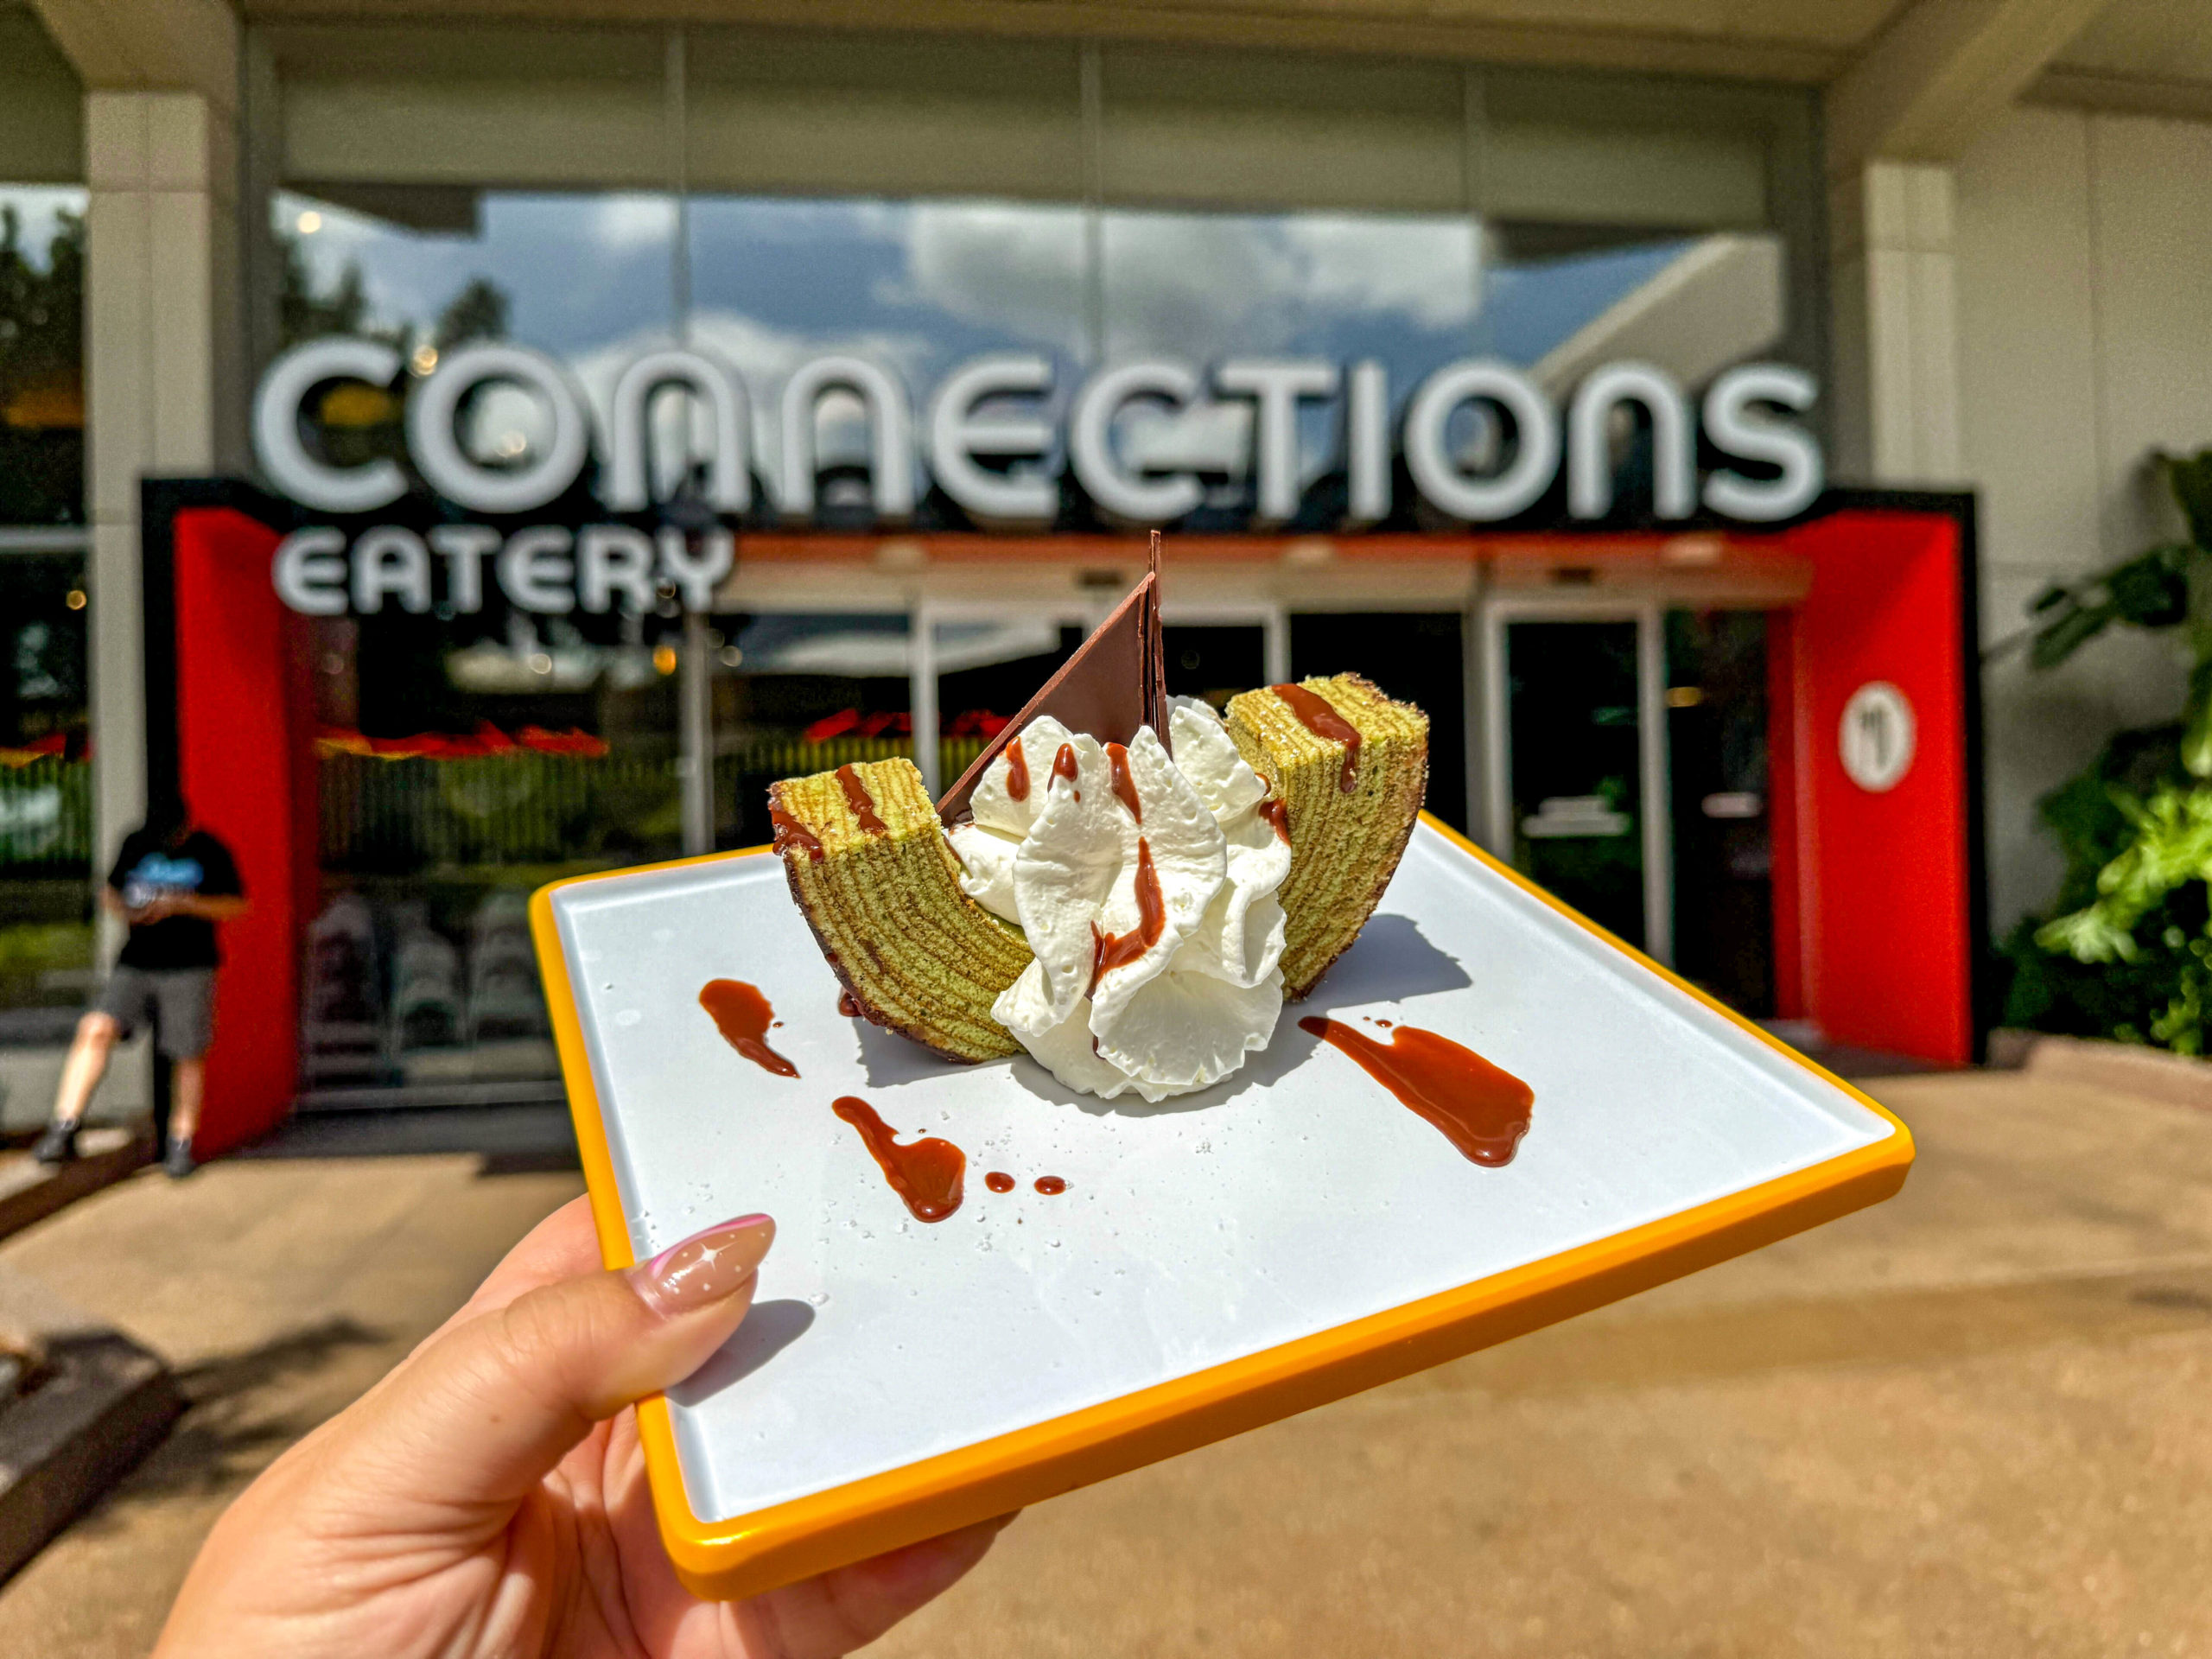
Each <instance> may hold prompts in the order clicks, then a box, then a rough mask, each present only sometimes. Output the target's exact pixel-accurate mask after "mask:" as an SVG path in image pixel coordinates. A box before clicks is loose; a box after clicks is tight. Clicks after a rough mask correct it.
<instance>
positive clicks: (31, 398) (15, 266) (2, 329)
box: [0, 206, 85, 524]
mask: <svg viewBox="0 0 2212 1659" xmlns="http://www.w3.org/2000/svg"><path fill="white" fill-rule="evenodd" d="M84 328H85V219H84V215H83V214H81V213H70V212H68V211H67V209H64V210H63V211H62V212H61V213H59V214H57V215H56V217H55V223H54V234H53V236H52V237H50V238H48V242H47V246H46V263H45V264H44V265H42V266H41V265H39V264H35V263H33V261H32V260H31V258H30V257H29V255H28V254H27V253H26V252H25V251H24V250H23V246H22V220H21V219H20V218H19V217H18V215H17V213H16V209H15V208H14V207H12V206H6V207H0V523H10V522H12V523H16V524H26V523H47V524H51V523H54V522H56V521H58V520H67V519H72V518H78V517H79V516H80V515H81V513H82V511H83V500H84V453H85V432H84V424H85V416H84V408H85V376H84V351H85V346H84Z"/></svg>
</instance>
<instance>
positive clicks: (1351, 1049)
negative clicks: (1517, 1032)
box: [1298, 1015, 1536, 1168]
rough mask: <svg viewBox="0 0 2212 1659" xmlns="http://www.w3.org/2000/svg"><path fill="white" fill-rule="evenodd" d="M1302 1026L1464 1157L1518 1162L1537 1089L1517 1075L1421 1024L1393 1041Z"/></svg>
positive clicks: (1340, 1027) (1333, 1025) (1308, 1023)
mask: <svg viewBox="0 0 2212 1659" xmlns="http://www.w3.org/2000/svg"><path fill="white" fill-rule="evenodd" d="M1298 1028H1299V1029H1300V1031H1310V1032H1312V1033H1313V1034H1314V1035H1315V1036H1316V1037H1319V1039H1321V1040H1322V1041H1323V1042H1325V1043H1331V1044H1333V1045H1334V1046H1337V1047H1338V1048H1340V1049H1342V1050H1343V1051H1344V1052H1345V1053H1347V1054H1349V1055H1351V1058H1353V1059H1354V1060H1356V1061H1357V1062H1358V1065H1359V1067H1360V1069H1361V1070H1362V1071H1365V1072H1366V1073H1367V1075H1368V1076H1369V1077H1373V1078H1374V1079H1375V1081H1376V1082H1377V1083H1379V1084H1382V1085H1383V1087H1384V1088H1385V1089H1388V1090H1389V1091H1390V1092H1391V1093H1392V1094H1394V1095H1395V1096H1397V1097H1398V1100H1399V1102H1400V1103H1401V1104H1402V1105H1404V1106H1407V1107H1408V1108H1410V1109H1412V1110H1414V1112H1416V1113H1418V1114H1420V1116H1422V1117H1424V1118H1427V1120H1428V1122H1431V1123H1433V1124H1434V1125H1435V1126H1436V1128H1438V1129H1440V1130H1441V1131H1442V1132H1443V1135H1444V1138H1445V1139H1446V1140H1447V1141H1450V1142H1451V1143H1452V1146H1453V1147H1456V1148H1458V1150H1459V1154H1460V1156H1462V1157H1464V1158H1466V1159H1468V1160H1471V1161H1472V1162H1475V1163H1478V1164H1487V1165H1490V1166H1491V1167H1493V1168H1495V1167H1496V1166H1498V1165H1500V1164H1510V1163H1511V1162H1512V1161H1513V1154H1514V1153H1515V1152H1516V1151H1517V1150H1519V1148H1520V1146H1521V1137H1522V1135H1526V1134H1527V1133H1528V1132H1529V1114H1530V1113H1531V1112H1532V1111H1533V1110H1534V1109H1535V1101H1536V1092H1535V1090H1533V1089H1531V1088H1529V1085H1528V1084H1525V1083H1523V1082H1522V1081H1521V1079H1520V1078H1518V1077H1515V1076H1514V1075H1513V1074H1512V1073H1511V1072H1510V1071H1505V1070H1503V1068H1501V1067H1499V1066H1495V1065H1491V1063H1490V1062H1489V1061H1488V1060H1486V1059H1484V1058H1483V1057H1482V1056H1481V1055H1479V1054H1478V1053H1476V1052H1475V1051H1474V1050H1473V1049H1471V1048H1468V1047H1465V1046H1463V1045H1461V1044H1459V1043H1455V1042H1453V1041H1452V1039H1450V1038H1449V1037H1442V1036H1439V1035H1438V1034H1437V1033H1435V1032H1433V1031H1423V1030H1421V1027H1418V1026H1400V1027H1397V1029H1396V1030H1395V1031H1393V1032H1392V1033H1390V1040H1389V1042H1387V1043H1378V1042H1376V1040H1375V1039H1373V1038H1372V1037H1370V1036H1369V1035H1368V1034H1367V1033H1365V1032H1363V1031H1354V1030H1353V1029H1352V1028H1351V1027H1350V1026H1347V1025H1345V1024H1344V1023H1343V1022H1342V1021H1341V1020H1329V1019H1324V1018H1321V1017H1320V1016H1319V1015H1313V1016H1309V1017H1308V1018H1306V1019H1304V1020H1300V1021H1299V1022H1298Z"/></svg>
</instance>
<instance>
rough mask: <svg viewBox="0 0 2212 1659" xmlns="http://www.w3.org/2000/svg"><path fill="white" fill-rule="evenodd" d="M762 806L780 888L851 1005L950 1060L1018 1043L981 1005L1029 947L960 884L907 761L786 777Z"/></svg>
mask: <svg viewBox="0 0 2212 1659" xmlns="http://www.w3.org/2000/svg"><path fill="white" fill-rule="evenodd" d="M768 804H769V810H770V813H771V815H772V818H773V821H774V823H775V826H776V850H777V851H778V852H779V853H781V854H782V855H783V858H784V873H785V876H786V877H788V878H789V880H790V881H791V896H792V897H793V898H794V899H798V907H799V909H800V910H801V911H802V912H804V914H805V917H806V919H807V925H809V926H810V927H811V928H812V929H813V930H814V937H815V938H816V939H817V941H819V942H820V944H821V946H822V954H823V956H825V957H828V958H829V966H830V967H831V968H832V969H835V970H836V975H837V977H838V978H839V979H840V980H842V981H843V982H844V985H845V988H846V990H847V991H848V992H849V993H850V995H851V996H852V998H853V1001H855V1003H857V1004H858V1005H859V1007H860V1011H861V1013H862V1014H865V1015H867V1016H868V1018H869V1019H870V1020H874V1022H875V1023H876V1024H877V1025H880V1026H887V1027H890V1028H891V1029H892V1030H893V1031H898V1032H903V1033H906V1035H907V1036H909V1037H912V1039H914V1040H915V1041H916V1042H918V1043H924V1044H926V1045H927V1046H930V1047H931V1048H933V1049H936V1050H938V1052H941V1053H944V1054H949V1055H951V1056H953V1057H954V1058H957V1059H963V1060H992V1059H997V1058H1001V1057H1002V1056H1004V1055H1008V1054H1016V1053H1019V1052H1020V1050H1021V1045H1020V1044H1019V1043H1017V1042H1015V1041H1014V1038H1013V1037H1012V1036H1011V1035H1010V1034H1009V1033H1007V1029H1006V1027H1004V1026H1001V1024H999V1022H998V1021H997V1020H994V1019H993V1018H992V1017H991V1004H992V1003H993V1002H994V1001H995V1000H996V999H997V997H998V995H999V994H1000V993H1001V991H1003V990H1005V989H1006V988H1007V986H1009V985H1011V984H1013V983H1014V981H1015V980H1016V979H1017V978H1019V977H1020V974H1021V970H1022V969H1024V968H1027V966H1028V965H1029V947H1028V946H1027V944H1024V943H1023V942H1022V938H1021V930H1020V928H1017V927H1010V926H1008V925H1007V924H1006V923H1004V922H1002V921H1001V920H999V918H997V917H995V916H993V915H992V914H991V913H990V912H988V911H986V910H985V909H983V907H982V906H980V905H978V904H977V903H976V901H975V900H974V899H970V898H969V896H968V895H967V894H966V893H963V892H962V891H961V890H960V861H959V860H958V859H957V858H956V857H955V856H954V855H953V851H952V848H951V846H950V843H949V842H946V840H945V838H944V827H943V825H941V824H940V823H938V816H937V804H936V803H935V802H933V801H931V799H930V797H929V791H927V790H926V789H925V788H924V787H923V786H922V774H921V773H920V772H917V771H916V770H915V769H914V763H913V762H912V761H911V760H872V761H867V762H864V763H862V764H861V765H858V766H840V767H838V768H837V769H836V771H835V772H816V773H815V774H814V775H813V776H812V777H810V778H787V779H785V780H784V781H783V782H781V783H779V784H777V785H773V786H772V788H771V789H770V791H769V792H768Z"/></svg>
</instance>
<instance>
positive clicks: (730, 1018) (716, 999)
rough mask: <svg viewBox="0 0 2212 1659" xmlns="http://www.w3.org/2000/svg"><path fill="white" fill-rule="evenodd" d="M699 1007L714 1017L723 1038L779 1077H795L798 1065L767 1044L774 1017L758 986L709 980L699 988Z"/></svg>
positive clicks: (738, 980) (773, 1012)
mask: <svg viewBox="0 0 2212 1659" xmlns="http://www.w3.org/2000/svg"><path fill="white" fill-rule="evenodd" d="M699 1006H700V1007H702V1008H704V1009H705V1010H706V1011H707V1012H708V1013H709V1014H711V1015H712V1016H713V1017H714V1021H715V1029H716V1030H717V1031H719V1032H721V1034H722V1040H723V1041H724V1042H726V1043H728V1045H729V1046H731V1047H732V1048H734V1049H735V1050H736V1051H737V1052H739V1053H741V1054H742V1055H744V1056H745V1058H747V1059H748V1060H750V1061H752V1062H753V1065H757V1066H759V1067H760V1069H761V1070H762V1071H772V1072H774V1073H775V1074H776V1075H777V1076H778V1077H797V1076H798V1067H797V1066H795V1065H792V1064H791V1062H790V1061H789V1060H787V1059H785V1058H784V1057H783V1056H782V1055H780V1054H779V1053H777V1052H776V1051H775V1050H774V1049H772V1048H771V1047H769V1046H768V1022H769V1021H770V1020H773V1019H774V1018H775V1017H776V1011H775V1009H773V1008H772V1007H769V1006H768V999H767V998H766V997H765V996H763V995H761V994H760V987H759V986H758V985H748V984H747V983H746V982H745V981H743V980H741V979H710V980H709V981H708V982H706V984H705V985H703V986H702V987H701V988H700V991H699Z"/></svg>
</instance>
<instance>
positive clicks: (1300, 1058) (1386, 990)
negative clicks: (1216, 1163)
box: [879, 914, 1474, 1117]
mask: <svg viewBox="0 0 2212 1659" xmlns="http://www.w3.org/2000/svg"><path fill="white" fill-rule="evenodd" d="M1473 983H1474V981H1473V980H1471V979H1470V978H1469V977H1468V976H1467V970H1466V969H1464V968H1462V967H1461V966H1460V965H1459V958H1458V957H1454V956H1452V955H1451V954H1450V953H1449V952H1448V951H1445V950H1439V949H1438V948H1437V947H1436V946H1435V945H1433V944H1430V943H1429V941H1428V937H1427V935H1426V934H1424V933H1423V932H1422V931H1421V924H1420V923H1418V922H1416V921H1414V918H1412V917H1410V916H1401V915H1395V914H1386V915H1378V916H1372V917H1370V918H1368V923H1367V925H1366V926H1365V927H1363V928H1362V929H1361V930H1360V933H1359V938H1358V940H1357V943H1355V944H1353V946H1352V947H1351V950H1347V951H1345V952H1344V955H1343V956H1342V957H1338V959H1337V961H1336V963H1334V965H1332V967H1331V968H1330V969H1329V971H1328V972H1327V973H1326V974H1325V975H1324V976H1322V979H1321V982H1320V983H1319V985H1317V986H1315V987H1314V988H1313V994H1312V995H1309V996H1308V997H1307V998H1306V1000H1305V1001H1303V1002H1286V1003H1284V1004H1283V1010H1282V1014H1281V1018H1280V1019H1279V1020H1277V1022H1276V1025H1275V1031H1274V1037H1273V1038H1272V1039H1269V1041H1268V1046H1267V1047H1265V1048H1264V1049H1262V1050H1261V1051H1260V1052H1258V1053H1256V1054H1255V1055H1253V1056H1252V1057H1251V1058H1249V1059H1248V1060H1247V1061H1245V1063H1244V1066H1243V1070H1242V1071H1236V1072H1235V1073H1233V1074H1232V1075H1230V1076H1229V1077H1224V1078H1223V1079H1222V1081H1221V1082H1219V1083H1217V1084H1215V1085H1214V1086H1213V1087H1212V1088H1211V1089H1201V1090H1199V1091H1198V1093H1196V1094H1194V1095H1177V1096H1172V1097H1170V1098H1169V1099H1166V1100H1163V1101H1160V1102H1158V1103H1154V1102H1150V1101H1147V1100H1146V1099H1145V1098H1144V1097H1143V1096H1141V1095H1135V1094H1131V1095H1123V1096H1120V1097H1118V1098H1116V1099H1114V1100H1099V1099H1097V1098H1096V1097H1095V1096H1090V1095H1079V1094H1077V1093H1076V1092H1075V1090H1072V1089H1069V1088H1066V1087H1065V1086H1064V1085H1062V1084H1061V1083H1060V1082H1059V1080H1058V1078H1056V1077H1053V1076H1052V1073H1051V1072H1049V1071H1046V1070H1045V1068H1044V1067H1043V1066H1041V1065H1038V1064H1037V1063H1036V1062H1035V1061H1034V1060H1033V1059H1031V1058H1028V1056H1027V1055H1020V1056H1017V1057H1016V1058H1015V1059H1014V1063H1013V1064H1014V1080H1015V1081H1016V1082H1017V1083H1019V1084H1021V1086H1022V1087H1023V1088H1025V1089H1027V1090H1028V1091H1029V1092H1030V1093H1031V1094H1033V1095H1035V1096H1037V1097H1038V1098H1039V1099H1040V1100H1045V1101H1049V1102H1051V1103H1052V1104H1053V1105H1056V1106H1073V1107H1075V1108H1077V1109H1079V1110H1081V1111H1084V1112H1088V1113H1090V1116H1093V1117H1103V1116H1107V1115H1109V1114H1111V1115H1113V1116H1118V1117H1161V1116H1166V1115H1167V1114H1169V1113H1172V1112H1195V1111H1202V1110H1204V1109H1205V1108H1207V1107H1209V1106H1218V1105H1222V1104H1224V1103H1227V1102H1229V1101H1232V1100H1234V1099H1236V1097H1237V1096H1239V1095H1241V1094H1243V1093H1244V1092H1245V1090H1249V1089H1264V1088H1267V1087H1268V1086H1269V1085H1271V1084H1274V1083H1277V1082H1280V1081H1281V1079H1282V1078H1283V1077H1285V1076H1286V1075H1287V1074H1288V1073H1289V1072H1290V1071H1291V1070H1292V1069H1293V1068H1294V1067H1295V1066H1297V1065H1300V1064H1301V1063H1303V1062H1304V1060H1305V1059H1306V1057H1307V1056H1308V1055H1310V1054H1311V1053H1313V1050H1314V1049H1315V1047H1316V1046H1318V1045H1319V1040H1320V1039H1319V1038H1316V1037H1314V1036H1312V1035H1311V1034H1309V1033H1306V1032H1303V1031H1300V1029H1299V1028H1298V1022H1299V1020H1301V1019H1303V1018H1305V1017H1306V1016H1307V1015H1309V1014H1331V1013H1333V1012H1335V1011H1336V1010H1337V1009H1338V1008H1349V1007H1372V1006H1374V1005H1375V1004H1376V1003H1396V1002H1404V1001H1408V1000H1409V999H1410V998H1413V997H1416V996H1427V995H1433V994H1434V993H1436V992H1439V991H1458V990H1464V989H1465V988H1467V987H1468V986H1470V985H1471V984H1473ZM879 1034H880V1035H883V1036H888V1035H889V1033H879ZM893 1040H903V1039H893ZM909 1046H912V1045H909Z"/></svg>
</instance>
